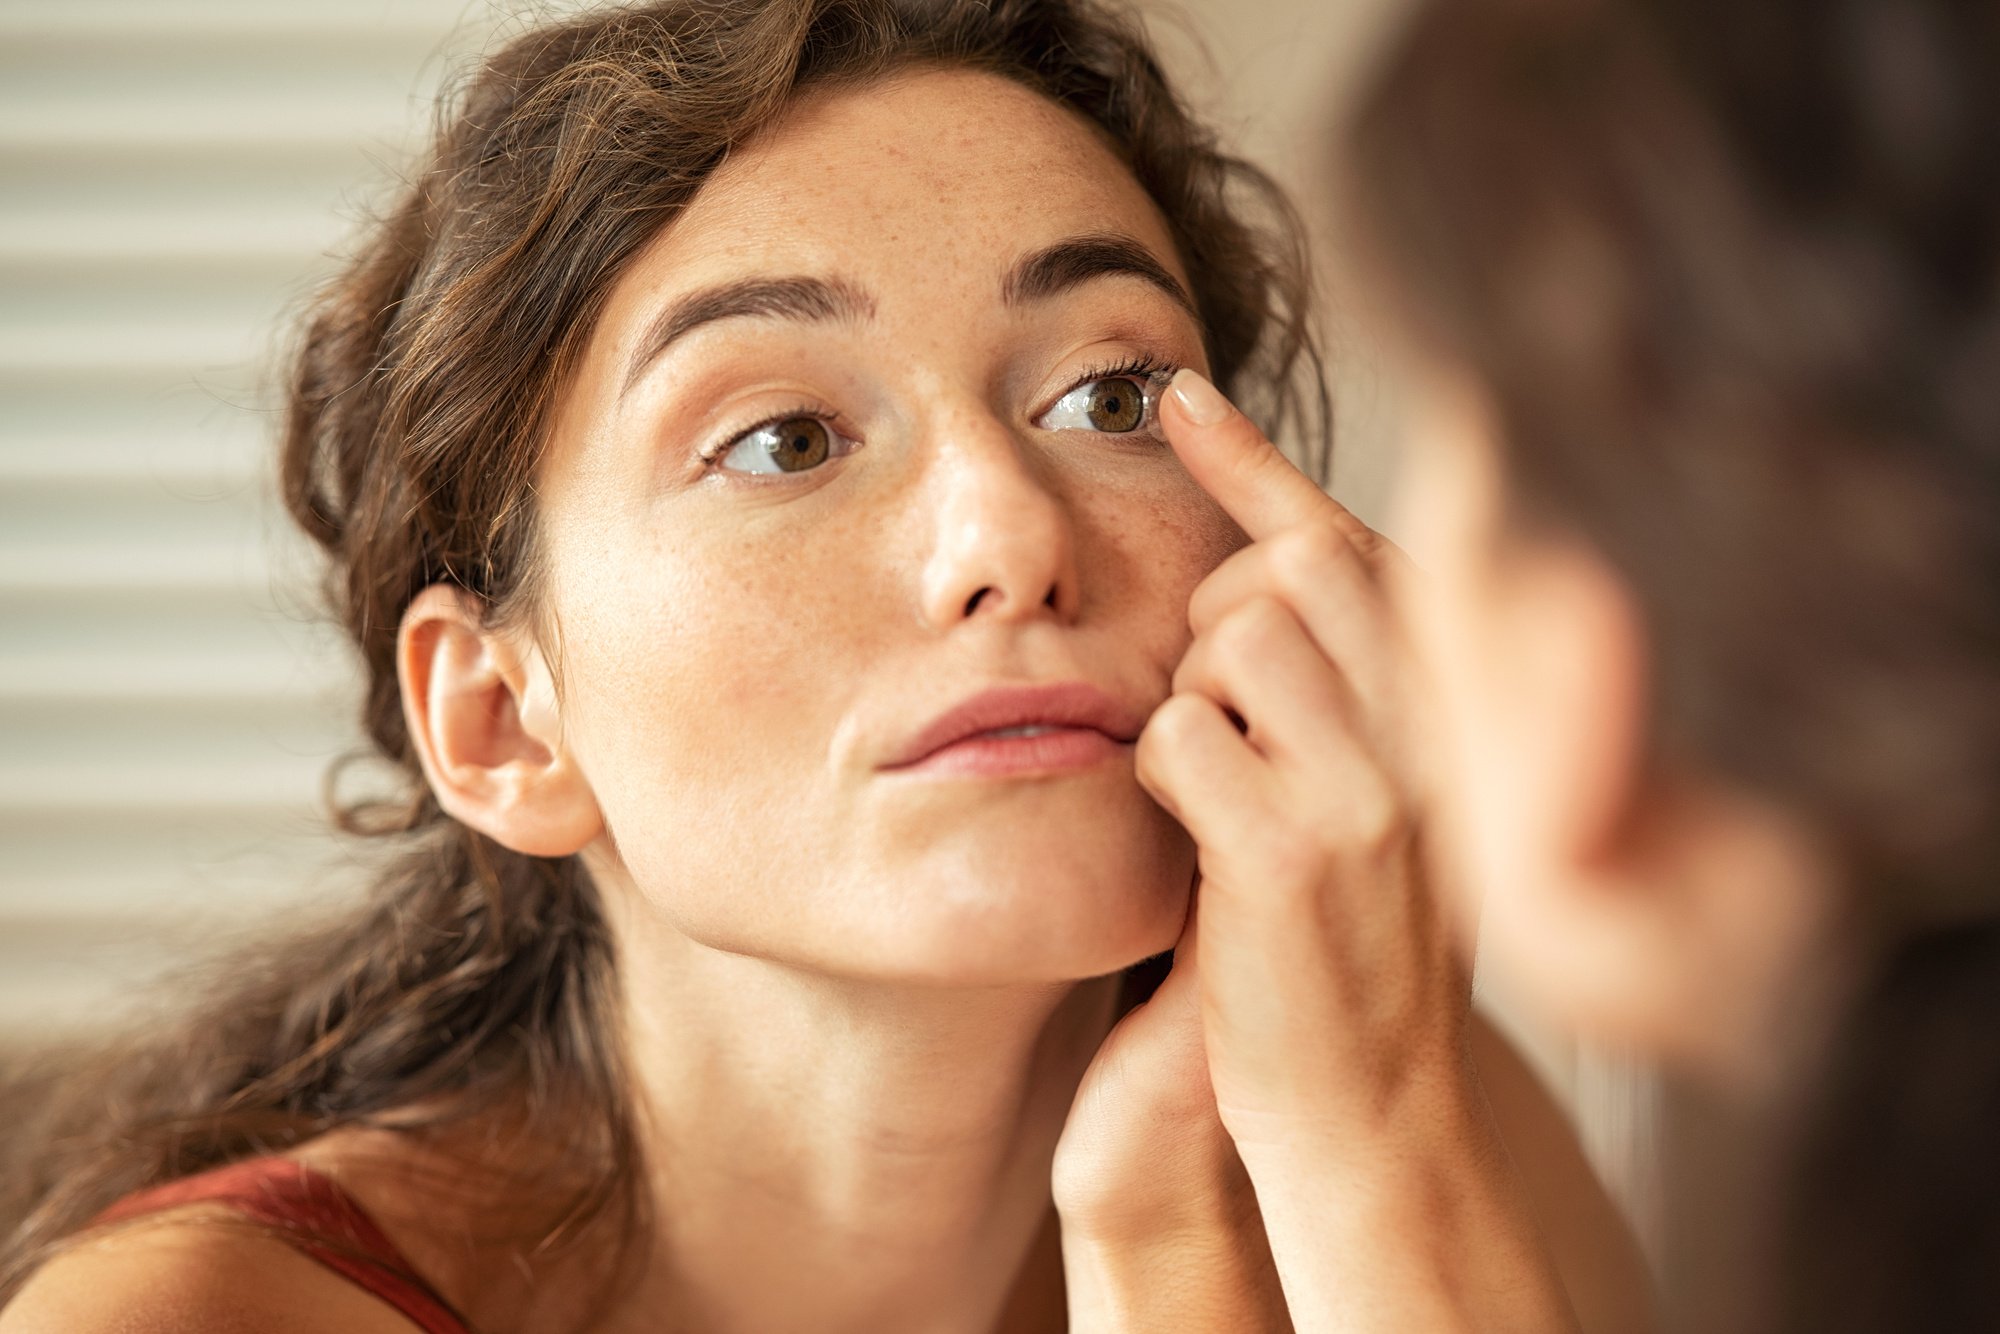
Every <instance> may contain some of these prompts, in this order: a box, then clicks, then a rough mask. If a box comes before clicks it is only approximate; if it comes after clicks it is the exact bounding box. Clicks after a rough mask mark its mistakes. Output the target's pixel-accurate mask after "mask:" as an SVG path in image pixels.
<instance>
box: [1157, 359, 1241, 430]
mask: <svg viewBox="0 0 2000 1334" xmlns="http://www.w3.org/2000/svg"><path fill="white" fill-rule="evenodd" d="M1167 395H1168V397H1169V398H1171V399H1172V400H1173V401H1174V403H1175V404H1176V406H1178V407H1179V409H1180V412H1181V415H1182V416H1184V417H1186V418H1187V419H1188V420H1189V421H1191V422H1193V423H1194V424H1195V425H1196V426H1215V425H1219V424H1220V423H1222V422H1225V421H1227V420H1228V419H1229V417H1230V416H1231V414H1233V413H1234V412H1235V411H1236V408H1235V406H1234V405H1233V404H1231V403H1230V401H1229V400H1228V399H1227V398H1226V397H1224V396H1223V393H1222V391H1221V390H1220V389H1217V388H1216V387H1215V386H1214V385H1213V384H1211V383H1209V380H1208V378H1207V377H1206V376H1204V375H1203V374H1202V373H1201V372H1200V371H1198V370H1196V369H1194V367H1192V366H1183V367H1181V368H1180V369H1179V370H1178V371H1175V372H1174V378H1173V379H1172V380H1171V381H1169V382H1168V384H1167Z"/></svg>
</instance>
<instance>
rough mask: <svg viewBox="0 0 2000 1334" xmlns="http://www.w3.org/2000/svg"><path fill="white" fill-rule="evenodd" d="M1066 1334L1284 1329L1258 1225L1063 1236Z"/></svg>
mask: <svg viewBox="0 0 2000 1334" xmlns="http://www.w3.org/2000/svg"><path fill="white" fill-rule="evenodd" d="M1062 1249H1063V1275H1064V1282H1065V1285H1066V1288H1067V1292H1068V1303H1069V1328H1070V1330H1071V1334H1112V1332H1113V1331H1115V1332H1116V1334H1138V1332H1139V1331H1146V1330H1156V1329H1157V1330H1161V1331H1166V1330H1175V1331H1179V1330H1186V1329H1229V1330H1241V1331H1245V1334H1255V1332H1257V1331H1271V1332H1272V1334H1277V1332H1279V1331H1284V1332H1286V1334H1289V1331H1290V1329H1291V1324H1290V1321H1289V1319H1288V1318H1287V1316H1286V1314H1285V1303H1284V1295H1283V1293H1282V1291H1281V1289H1280V1288H1279V1284H1278V1277H1277V1271H1276V1268H1275V1266H1274V1265H1273V1264H1272V1262H1271V1255H1270V1248H1269V1246H1268V1245H1267V1244H1266V1243H1265V1241H1264V1238H1263V1232H1262V1228H1261V1224H1259V1223H1257V1222H1256V1221H1255V1220H1254V1219H1253V1220H1252V1224H1251V1226H1250V1227H1249V1228H1248V1230H1245V1229H1242V1228H1232V1227H1227V1226H1220V1225H1218V1226H1213V1227H1208V1228H1195V1227H1187V1226H1182V1227H1178V1228H1174V1229H1170V1230H1167V1229H1162V1230H1155V1231H1153V1232H1152V1233H1150V1234H1148V1235H1145V1236H1143V1237H1127V1238H1124V1239H1120V1240H1115V1241H1114V1240H1109V1239H1105V1238H1103V1237H1100V1236H1096V1235H1078V1234H1072V1233H1071V1232H1069V1231H1068V1230H1067V1229H1065V1231H1064V1234H1063V1247H1062Z"/></svg>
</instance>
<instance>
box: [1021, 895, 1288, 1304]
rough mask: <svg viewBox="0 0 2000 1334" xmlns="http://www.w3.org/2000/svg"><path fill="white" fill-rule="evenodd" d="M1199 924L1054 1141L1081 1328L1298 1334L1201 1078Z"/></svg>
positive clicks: (1066, 1261) (1245, 1179)
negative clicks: (1293, 1333) (1196, 942)
mask: <svg viewBox="0 0 2000 1334" xmlns="http://www.w3.org/2000/svg"><path fill="white" fill-rule="evenodd" d="M1194 921H1195V914H1194V913H1193V912H1191V913H1190V917H1189V926H1188V927H1187V928H1186V930H1184V932H1183V934H1182V937H1181V943H1180V946H1179V948H1177V949H1176V950H1175V952H1174V966H1173V971H1172V972H1171V973H1169V974H1168V976H1167V979H1166V980H1165V981H1164V982H1163V983H1161V985H1160V987H1159V989H1158V990H1157V991H1155V992H1154V993H1153V995H1152V997H1151V998H1150V999H1148V1000H1147V1001H1146V1002H1144V1003H1143V1004H1141V1005H1139V1006H1137V1007H1135V1008H1134V1009H1133V1010H1132V1011H1131V1012H1130V1013H1128V1014H1126V1015H1125V1016H1124V1017H1123V1018H1121V1019H1120V1020H1119V1022H1118V1024H1117V1025H1116V1027H1114V1028H1113V1029H1112V1030H1111V1032H1110V1034H1109V1035H1108V1036H1107V1037H1106V1038H1105V1040H1104V1043H1103V1044H1102V1045H1101V1046H1100V1047H1099V1048H1098V1051H1097V1054H1096V1057H1095V1058H1094V1059H1093V1060H1092V1062H1091V1064H1090V1068H1089V1069H1088V1070H1087V1071H1086V1072H1085V1074H1084V1077H1083V1081H1082V1083H1081V1084H1080V1085H1079V1087H1078V1089H1077V1094H1076V1098H1075V1100H1074V1102H1073V1103H1072V1104H1071V1107H1070V1114H1069V1119H1068V1120H1067V1122H1066V1123H1065V1124H1064V1126H1063V1133H1062V1138H1061V1140H1060V1142H1059V1143H1058V1144H1057V1146H1056V1159H1055V1168H1054V1174H1053V1175H1054V1193H1055V1201H1056V1210H1057V1213H1058V1214H1059V1215H1060V1216H1061V1218H1062V1225H1063V1226H1062V1240H1063V1272H1064V1277H1065V1281H1066V1287H1067V1292H1068V1301H1069V1328H1070V1329H1071V1330H1072V1331H1074V1332H1075V1334H1103V1332H1106V1331H1114V1330H1115V1331H1118V1332H1119V1334H1136V1332H1137V1331H1144V1330H1153V1329H1158V1330H1163V1331H1164V1330H1173V1331H1180V1330H1189V1329H1228V1330H1232V1331H1241V1332H1242V1334H1260V1332H1261V1331H1268V1332H1269V1334H1290V1331H1291V1328H1292V1326H1291V1321H1290V1319H1289V1318H1288V1316H1287V1315H1286V1312H1285V1303H1284V1295H1283V1293H1282V1291H1281V1290H1280V1288H1279V1285H1278V1275H1277V1270H1276V1267H1275V1266H1274V1264H1273V1262H1272V1259H1271V1250H1270V1245H1269V1243H1267V1242H1266V1241H1265V1239H1264V1225H1263V1220H1262V1219H1261V1218H1260V1217H1259V1216H1258V1212H1257V1199H1256V1194H1255V1191H1254V1190H1253V1188H1252V1186H1251V1184H1250V1177H1249V1174H1248V1173H1247V1172H1246V1171H1245V1170H1244V1168H1243V1163H1242V1161H1241V1159H1239V1158H1238V1156H1237V1153H1236V1147H1235V1145H1234V1144H1233V1143H1232V1142H1231V1141H1230V1138H1229V1134H1228V1132H1227V1131H1225V1130H1224V1129H1223V1126H1222V1121H1221V1119H1220V1118H1219V1117H1218V1116H1217V1114H1216V1107H1215V1094H1214V1091H1213V1090H1212V1089H1211V1088H1210V1086H1209V1082H1208V1061H1207V1054H1206V1051H1205V1049H1204V1047H1203V1043H1202V1032H1201V1012H1200V995H1199V991H1198V988H1197V984H1196V975H1197V964H1196V961H1195V957H1194V926H1193V923H1194Z"/></svg>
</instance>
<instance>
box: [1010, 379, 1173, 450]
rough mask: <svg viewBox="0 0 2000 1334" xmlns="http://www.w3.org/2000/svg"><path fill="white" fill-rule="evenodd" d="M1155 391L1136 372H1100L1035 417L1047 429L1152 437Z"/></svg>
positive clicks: (1036, 423) (1037, 422) (1042, 427)
mask: <svg viewBox="0 0 2000 1334" xmlns="http://www.w3.org/2000/svg"><path fill="white" fill-rule="evenodd" d="M1152 417H1153V391H1152V389H1151V388H1150V387H1149V385H1148V382H1147V381H1146V380H1142V379H1141V378H1139V376H1138V375H1137V374H1135V373H1130V372H1123V373H1113V374H1109V375H1100V376H1099V377H1098V378H1097V379H1095V380H1085V381H1084V382H1083V383H1081V384H1079V385H1077V386H1076V388H1074V389H1072V390H1070V391H1069V392H1068V393H1067V394H1064V395H1063V396H1062V397H1061V398H1059V399H1057V400H1056V401H1055V402H1054V403H1052V404H1050V405H1049V409H1048V411H1047V412H1044V413H1043V414H1042V415H1041V416H1039V417H1037V418H1035V425H1036V426H1039V427H1040V428H1041V429H1043V430H1044V431H1090V432H1092V433H1094V434H1097V435H1138V436H1146V437H1148V438H1150V437H1151V434H1152Z"/></svg>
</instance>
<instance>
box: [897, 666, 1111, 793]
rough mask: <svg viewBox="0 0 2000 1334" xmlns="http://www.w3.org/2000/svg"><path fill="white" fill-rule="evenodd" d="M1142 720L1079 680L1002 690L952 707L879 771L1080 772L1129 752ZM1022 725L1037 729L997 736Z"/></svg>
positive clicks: (986, 693)
mask: <svg viewBox="0 0 2000 1334" xmlns="http://www.w3.org/2000/svg"><path fill="white" fill-rule="evenodd" d="M1144 721H1145V720H1144V717H1143V716H1142V715H1137V714H1135V712H1134V711H1133V710H1131V709H1128V708H1125V707H1123V706H1122V705H1120V704H1119V703H1118V702H1117V701H1116V700H1114V699H1112V698H1111V696H1109V695H1107V694H1105V693H1104V692H1103V691H1102V690H1099V689H1098V688H1097V687H1096V686H1093V685H1088V684H1086V683H1084V682H1081V681H1075V682H1066V683H1063V684H1059V685H1045V686H1010V687H1001V688H998V689H993V690H987V691H983V692H981V693H980V694H977V695H974V696H973V697H972V698H970V699H968V700H966V701H965V702H963V703H961V704H959V705H956V706H955V707H953V708H950V709H947V710H946V711H945V712H944V713H942V714H940V715H939V716H938V717H937V718H936V719H935V720H933V721H932V722H931V723H929V724H928V725H926V726H925V727H923V728H922V729H920V730H919V731H918V732H917V733H916V735H914V736H913V737H911V738H910V740H909V741H908V742H907V743H906V744H905V745H903V746H902V747H901V748H900V749H899V750H898V751H897V752H896V756H895V758H894V759H892V760H890V761H889V762H888V763H887V764H885V765H883V766H882V767H883V768H884V769H890V770H896V771H921V772H924V773H931V774H965V775H979V776H986V777H993V776H1003V775H1010V774H1012V775H1017V774H1029V773H1055V772H1060V771H1063V770H1068V769H1082V768H1087V767H1089V766H1090V765H1093V764H1097V763H1099V762H1100V761H1102V760H1104V759H1107V758H1109V757H1110V756H1112V755H1116V754H1118V753H1119V752H1120V750H1121V749H1122V748H1123V747H1125V746H1129V745H1130V744H1131V743H1132V742H1133V741H1134V740H1136V739H1137V737H1138V735H1139V729H1140V727H1142V726H1144ZM1022 727H1032V728H1036V729H1038V730H1037V732H1036V733H1035V734H1034V735H1030V736H995V735H993V733H995V732H999V731H1002V730H1005V729H1010V728H1022ZM1042 729H1045V730H1042Z"/></svg>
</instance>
